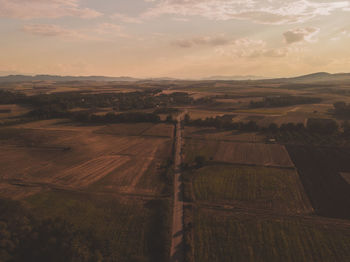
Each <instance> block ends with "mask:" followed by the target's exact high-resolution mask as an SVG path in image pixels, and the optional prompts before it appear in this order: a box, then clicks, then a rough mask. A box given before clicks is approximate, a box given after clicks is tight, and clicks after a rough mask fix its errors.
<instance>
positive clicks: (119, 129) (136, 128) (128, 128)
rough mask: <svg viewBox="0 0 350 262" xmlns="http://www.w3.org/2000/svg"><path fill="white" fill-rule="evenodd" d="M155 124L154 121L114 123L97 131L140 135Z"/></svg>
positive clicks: (121, 134) (110, 133)
mask: <svg viewBox="0 0 350 262" xmlns="http://www.w3.org/2000/svg"><path fill="white" fill-rule="evenodd" d="M152 126H153V124H152V123H137V124H132V125H131V124H113V125H108V126H104V127H102V128H100V129H98V130H97V131H96V133H97V134H107V135H118V136H140V135H141V134H142V133H143V132H145V131H146V130H148V129H149V128H151V127H152Z"/></svg>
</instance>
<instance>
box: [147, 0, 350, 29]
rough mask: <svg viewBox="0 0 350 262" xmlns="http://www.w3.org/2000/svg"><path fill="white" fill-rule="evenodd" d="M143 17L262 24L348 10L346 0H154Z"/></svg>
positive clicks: (293, 20)
mask: <svg viewBox="0 0 350 262" xmlns="http://www.w3.org/2000/svg"><path fill="white" fill-rule="evenodd" d="M148 2H154V3H155V6H154V7H152V8H151V9H149V10H148V11H147V12H146V13H145V14H144V17H155V16H160V15H164V14H173V15H180V16H202V17H206V18H208V19H212V20H231V19H240V20H250V21H254V22H257V23H263V24H292V23H301V22H305V21H307V20H310V19H311V18H314V17H317V16H325V15H330V14H331V13H333V12H334V11H337V10H343V11H348V10H349V7H350V3H349V1H336V2H334V1H329V0H328V1H324V0H323V1H322V2H320V1H311V0H259V1H255V0H246V1H244V0H154V1H148Z"/></svg>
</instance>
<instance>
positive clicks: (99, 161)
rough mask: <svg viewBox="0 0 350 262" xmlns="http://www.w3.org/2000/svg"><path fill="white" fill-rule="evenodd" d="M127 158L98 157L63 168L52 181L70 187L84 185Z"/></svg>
mask: <svg viewBox="0 0 350 262" xmlns="http://www.w3.org/2000/svg"><path fill="white" fill-rule="evenodd" d="M129 159H130V158H129V157H127V156H102V157H98V158H95V159H92V160H89V161H87V162H84V163H82V164H79V165H77V166H74V167H72V168H70V169H68V170H65V171H64V172H62V173H61V174H59V175H58V176H57V177H55V178H54V181H53V182H54V183H57V184H63V185H67V186H71V187H85V186H88V185H90V184H92V183H94V182H96V181H98V180H100V179H101V178H102V177H104V176H106V175H108V174H109V173H111V172H112V171H114V170H115V169H117V168H118V167H119V166H121V165H123V164H124V163H126V162H127V161H129Z"/></svg>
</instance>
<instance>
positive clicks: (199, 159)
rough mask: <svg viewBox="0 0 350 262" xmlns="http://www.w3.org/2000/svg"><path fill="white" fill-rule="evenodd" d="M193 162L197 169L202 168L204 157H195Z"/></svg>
mask: <svg viewBox="0 0 350 262" xmlns="http://www.w3.org/2000/svg"><path fill="white" fill-rule="evenodd" d="M194 162H195V163H196V167H197V168H201V167H203V166H204V164H205V162H206V159H205V157H204V156H196V157H195V159H194Z"/></svg>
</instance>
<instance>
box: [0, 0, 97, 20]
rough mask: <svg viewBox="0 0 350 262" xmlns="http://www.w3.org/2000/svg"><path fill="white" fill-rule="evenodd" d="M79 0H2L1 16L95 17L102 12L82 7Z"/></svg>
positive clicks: (0, 0) (0, 1) (23, 17)
mask: <svg viewBox="0 0 350 262" xmlns="http://www.w3.org/2000/svg"><path fill="white" fill-rule="evenodd" d="M79 2H80V1H79V0H0V17H7V18H19V19H33V18H59V17H65V16H73V17H79V18H85V19H88V18H95V17H98V16H101V15H102V14H101V13H99V12H97V11H95V10H93V9H90V8H85V7H81V6H80V5H79Z"/></svg>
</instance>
